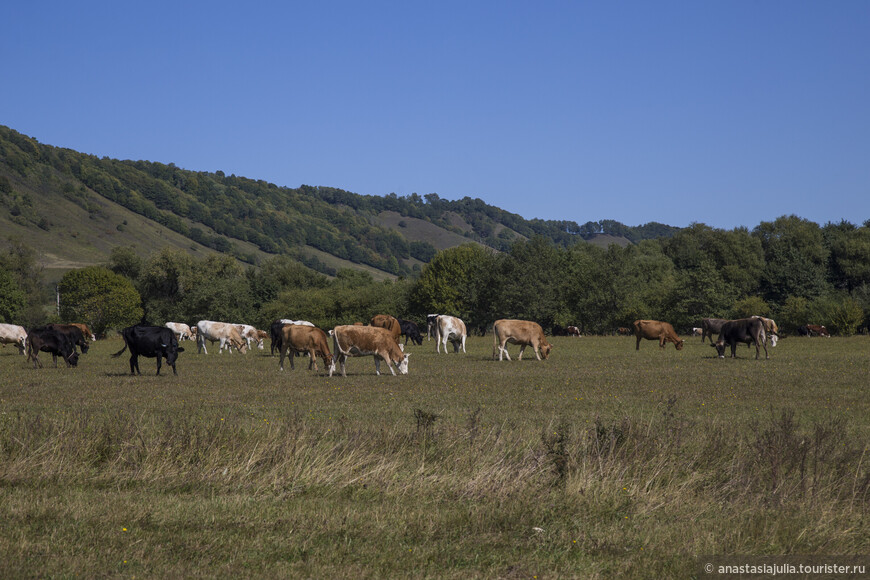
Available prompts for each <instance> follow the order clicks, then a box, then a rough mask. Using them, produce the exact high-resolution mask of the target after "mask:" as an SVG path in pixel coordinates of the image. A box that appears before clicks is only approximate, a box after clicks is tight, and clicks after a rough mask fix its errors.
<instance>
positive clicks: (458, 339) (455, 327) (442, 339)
mask: <svg viewBox="0 0 870 580" xmlns="http://www.w3.org/2000/svg"><path fill="white" fill-rule="evenodd" d="M467 338H468V331H467V330H466V328H465V322H463V321H462V319H461V318H457V317H455V316H447V315H446V314H442V315H440V316H438V318H436V319H435V341H436V342H437V344H436V345H435V352H438V353H440V352H441V346H442V345H443V346H444V354H447V341H448V340H449V341H450V342H451V343H453V352H459V348H460V347H462V352H463V353H464V352H465V340H466V339H467Z"/></svg>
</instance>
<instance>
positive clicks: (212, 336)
mask: <svg viewBox="0 0 870 580" xmlns="http://www.w3.org/2000/svg"><path fill="white" fill-rule="evenodd" d="M196 334H197V341H196V346H197V352H203V351H204V352H205V354H208V349H206V348H205V341H206V340H208V341H209V342H211V343H212V344H214V343H215V342H218V343H220V348H219V349H218V354H220V353H221V352H223V350H224V348H227V350H229V352H231V353H232V350H230V347H232V348H235V349H237V350H239V351H240V352H241V353H242V354H245V353H246V352H248V345H247V343H246V342H245V341H244V340H243V339H242V335H241V334H240V333H239V329H238V328H237V327H236V325H235V324H230V323H229V322H214V321H211V320H200V321H199V322H197V323H196Z"/></svg>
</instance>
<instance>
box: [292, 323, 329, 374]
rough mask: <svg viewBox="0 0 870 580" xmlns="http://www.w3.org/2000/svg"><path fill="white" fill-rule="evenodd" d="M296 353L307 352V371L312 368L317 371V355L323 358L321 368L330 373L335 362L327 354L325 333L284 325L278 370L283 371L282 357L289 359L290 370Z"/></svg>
mask: <svg viewBox="0 0 870 580" xmlns="http://www.w3.org/2000/svg"><path fill="white" fill-rule="evenodd" d="M297 352H307V353H308V357H309V359H310V360H309V362H308V370H311V367H312V366H313V367H314V370H315V372H316V371H317V355H318V354H319V355H320V356H321V358H323V366H325V367H326V368H327V369H329V370H330V372H332V370H333V369H334V368H335V361H334V360H333V358H332V353H331V352H329V341H328V339H327V337H326V333H325V332H324V331H323V330H321V329H319V328H316V327H311V326H299V325H297V324H285V325H284V326H283V327H282V328H281V362H280V366H279V369H280V370H282V371H283V370H284V357H285V356H289V357H290V368H291V369H292V368H295V367H294V366H293V358H294V355H295V354H296V353H297Z"/></svg>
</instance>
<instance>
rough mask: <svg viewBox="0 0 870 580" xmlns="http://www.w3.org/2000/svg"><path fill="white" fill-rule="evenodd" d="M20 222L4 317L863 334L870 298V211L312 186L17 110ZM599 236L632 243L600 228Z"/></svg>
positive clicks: (14, 136) (9, 147) (10, 146)
mask: <svg viewBox="0 0 870 580" xmlns="http://www.w3.org/2000/svg"><path fill="white" fill-rule="evenodd" d="M865 219H866V218H865ZM0 228H3V234H4V235H3V239H2V240H0V322H15V323H18V324H28V325H30V324H38V323H41V322H46V321H48V320H57V319H64V320H65V321H79V322H87V323H89V324H92V325H93V326H94V327H96V328H98V329H101V330H105V331H108V330H110V329H112V328H121V327H123V326H125V325H127V324H132V323H134V322H137V321H138V320H139V319H140V318H141V317H142V316H144V317H145V318H146V319H147V320H149V321H150V322H152V323H157V324H162V323H163V322H166V321H169V320H175V321H187V322H195V321H196V320H199V319H211V320H232V321H236V322H242V321H244V322H247V323H251V324H255V325H257V326H259V327H260V328H265V327H268V325H269V323H270V322H271V321H272V320H274V319H276V318H293V319H300V318H302V319H307V320H310V321H312V322H314V323H315V324H317V325H319V326H321V327H324V328H330V327H332V326H333V325H335V324H344V323H349V322H356V321H363V322H364V321H367V320H368V319H369V318H370V317H371V316H372V315H374V314H377V313H390V314H393V315H398V316H401V317H403V318H407V319H411V320H417V321H418V322H422V321H423V320H425V315H426V314H427V313H430V312H441V313H449V314H453V315H457V316H460V317H462V318H463V319H464V320H466V322H467V323H468V326H469V328H471V329H474V330H476V331H483V330H484V329H486V328H488V327H489V326H490V325H491V324H492V322H493V321H494V320H496V319H498V318H523V319H530V320H535V321H537V322H539V323H541V324H542V325H543V326H544V328H545V329H546V330H547V331H550V332H552V331H554V330H557V329H558V328H559V327H560V326H566V325H569V324H570V325H574V326H578V327H580V328H582V329H583V331H584V332H593V333H607V332H612V331H613V330H614V329H615V328H617V327H619V326H629V325H630V324H631V322H632V321H633V320H635V319H637V318H652V319H658V320H667V321H669V322H671V323H672V324H674V326H675V327H677V329H678V331H680V332H686V331H687V330H688V329H689V328H691V327H692V326H697V325H698V324H699V320H700V318H702V317H721V318H733V317H742V316H747V315H750V314H760V315H770V316H773V317H775V318H776V319H777V320H778V322H780V324H781V325H782V327H783V328H784V329H785V331H786V332H794V330H795V329H796V328H797V327H798V326H799V325H802V324H807V323H815V324H825V325H827V326H828V327H829V329H830V330H831V331H832V332H834V333H837V334H851V333H854V332H856V331H858V330H859V329H860V328H862V327H864V326H866V323H867V320H868V315H870V220H867V221H864V222H863V224H861V225H858V224H854V223H851V222H848V221H845V220H844V221H841V222H839V223H826V224H823V225H819V224H816V223H814V222H812V221H809V220H807V219H804V218H802V217H799V216H794V215H786V216H782V217H780V218H777V219H776V220H774V221H771V222H761V223H759V224H758V225H757V226H755V227H754V228H753V229H752V230H750V229H748V228H744V227H740V228H735V229H733V230H722V229H716V228H711V227H708V226H706V225H704V224H693V225H692V226H690V227H687V228H683V229H676V228H671V227H669V226H664V225H661V224H654V223H653V224H646V225H644V226H640V227H635V228H629V227H626V226H624V225H622V224H620V223H618V222H614V221H606V220H605V221H602V222H587V223H585V224H583V225H582V226H580V225H578V224H576V223H574V222H567V221H565V222H547V221H541V220H525V219H523V218H521V217H519V216H516V215H514V214H510V213H508V212H504V211H503V210H500V209H498V208H495V207H492V206H489V205H487V204H485V203H483V202H482V201H480V200H472V199H468V198H466V199H462V200H459V201H447V200H442V199H440V198H439V197H438V196H437V195H436V194H428V195H424V196H422V197H421V196H418V195H416V194H415V195H411V196H406V197H399V196H396V195H388V196H385V197H377V196H363V195H357V194H353V193H350V192H346V191H342V190H338V189H333V188H328V187H309V186H302V187H299V188H295V189H293V188H286V187H278V186H276V185H273V184H270V183H266V182H263V181H255V180H253V179H248V178H242V177H236V176H232V175H231V176H226V175H224V174H222V173H220V172H216V173H202V172H192V171H186V170H183V169H180V168H177V167H175V166H173V165H171V164H170V165H163V164H159V163H153V162H145V161H118V160H113V159H106V158H103V159H98V158H96V157H93V156H90V155H84V154H81V153H77V152H75V151H70V150H68V149H59V148H56V147H50V146H46V145H41V144H39V143H38V142H36V141H35V140H33V139H30V138H28V137H25V136H23V135H21V134H19V133H17V132H15V131H12V130H10V129H7V128H4V127H0ZM9 234H11V235H9ZM596 237H598V238H601V239H605V240H607V241H608V242H614V243H609V244H608V245H607V246H606V247H602V246H598V245H596V244H594V243H584V242H583V240H587V239H589V240H593V239H594V238H596ZM619 241H621V242H623V243H622V244H620V243H617V242H619ZM632 242H634V243H632ZM64 251H70V252H75V254H74V258H75V259H72V258H71V257H70V255H66V258H67V260H68V261H67V262H66V263H65V264H64V265H63V268H61V269H60V270H59V271H58V273H57V277H56V279H57V280H58V281H59V284H58V288H59V289H60V290H61V294H60V308H59V309H55V308H54V302H53V299H54V297H55V296H54V286H53V285H52V287H51V288H48V287H47V286H48V285H47V284H46V282H47V281H48V280H47V272H46V269H45V267H44V261H45V256H46V255H48V254H49V252H56V253H57V254H58V255H59V256H61V257H62V253H63V252H64ZM61 270H62V271H61ZM64 272H65V274H64ZM384 273H390V274H393V276H386V274H384ZM378 274H383V276H380V277H378ZM54 280H55V279H52V281H54ZM71 296H74V297H75V300H72V299H71V298H70V297H71ZM89 305H90V306H89ZM57 310H59V313H58V312H57ZM110 312H116V313H119V312H125V313H126V314H124V315H123V316H122V315H120V314H118V315H110V314H108V313H110Z"/></svg>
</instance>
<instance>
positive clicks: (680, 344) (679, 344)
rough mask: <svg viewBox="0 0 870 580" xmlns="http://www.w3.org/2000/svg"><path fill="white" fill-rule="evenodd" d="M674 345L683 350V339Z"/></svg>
mask: <svg viewBox="0 0 870 580" xmlns="http://www.w3.org/2000/svg"><path fill="white" fill-rule="evenodd" d="M674 346H675V347H677V350H683V340H682V339H680V340H678V341H676V342H675V343H674Z"/></svg>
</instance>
